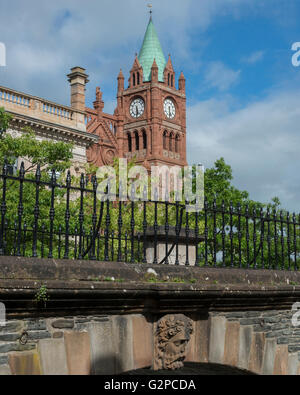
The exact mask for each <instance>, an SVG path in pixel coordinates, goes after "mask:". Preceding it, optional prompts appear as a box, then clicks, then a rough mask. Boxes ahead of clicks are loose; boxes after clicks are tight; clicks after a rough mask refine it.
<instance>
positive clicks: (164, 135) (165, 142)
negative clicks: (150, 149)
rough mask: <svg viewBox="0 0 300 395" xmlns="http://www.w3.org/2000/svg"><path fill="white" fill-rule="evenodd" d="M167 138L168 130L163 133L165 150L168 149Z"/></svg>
mask: <svg viewBox="0 0 300 395" xmlns="http://www.w3.org/2000/svg"><path fill="white" fill-rule="evenodd" d="M167 138H168V132H167V131H164V134H163V148H164V150H167V149H168V148H167Z"/></svg>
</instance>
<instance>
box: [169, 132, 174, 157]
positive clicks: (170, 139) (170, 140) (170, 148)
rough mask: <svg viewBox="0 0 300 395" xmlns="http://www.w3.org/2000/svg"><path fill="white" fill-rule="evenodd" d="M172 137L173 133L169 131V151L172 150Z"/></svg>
mask: <svg viewBox="0 0 300 395" xmlns="http://www.w3.org/2000/svg"><path fill="white" fill-rule="evenodd" d="M173 139H174V134H173V133H171V134H170V138H169V151H170V152H173Z"/></svg>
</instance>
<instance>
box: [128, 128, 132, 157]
mask: <svg viewBox="0 0 300 395" xmlns="http://www.w3.org/2000/svg"><path fill="white" fill-rule="evenodd" d="M128 151H129V152H132V138H131V135H130V134H129V133H128Z"/></svg>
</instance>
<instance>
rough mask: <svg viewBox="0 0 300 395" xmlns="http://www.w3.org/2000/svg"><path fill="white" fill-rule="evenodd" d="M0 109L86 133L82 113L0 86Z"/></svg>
mask: <svg viewBox="0 0 300 395" xmlns="http://www.w3.org/2000/svg"><path fill="white" fill-rule="evenodd" d="M0 107H4V108H5V110H6V111H8V112H10V113H12V114H13V115H21V116H27V117H30V118H34V119H38V120H39V121H46V122H50V123H52V124H55V125H58V126H64V127H69V128H72V129H78V130H80V131H84V132H85V131H86V125H85V114H84V113H83V112H81V111H78V110H74V109H73V108H71V107H68V106H64V105H60V104H57V103H53V102H51V101H48V100H44V99H41V98H39V97H35V96H31V95H28V94H25V93H21V92H17V91H14V90H12V89H9V88H5V87H2V86H0Z"/></svg>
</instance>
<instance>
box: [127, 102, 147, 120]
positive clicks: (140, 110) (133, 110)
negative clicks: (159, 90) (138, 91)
mask: <svg viewBox="0 0 300 395" xmlns="http://www.w3.org/2000/svg"><path fill="white" fill-rule="evenodd" d="M144 111H145V102H144V100H143V99H141V98H139V99H135V100H133V102H132V103H131V105H130V115H131V116H132V117H133V118H139V117H141V116H142V115H143V114H144Z"/></svg>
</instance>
